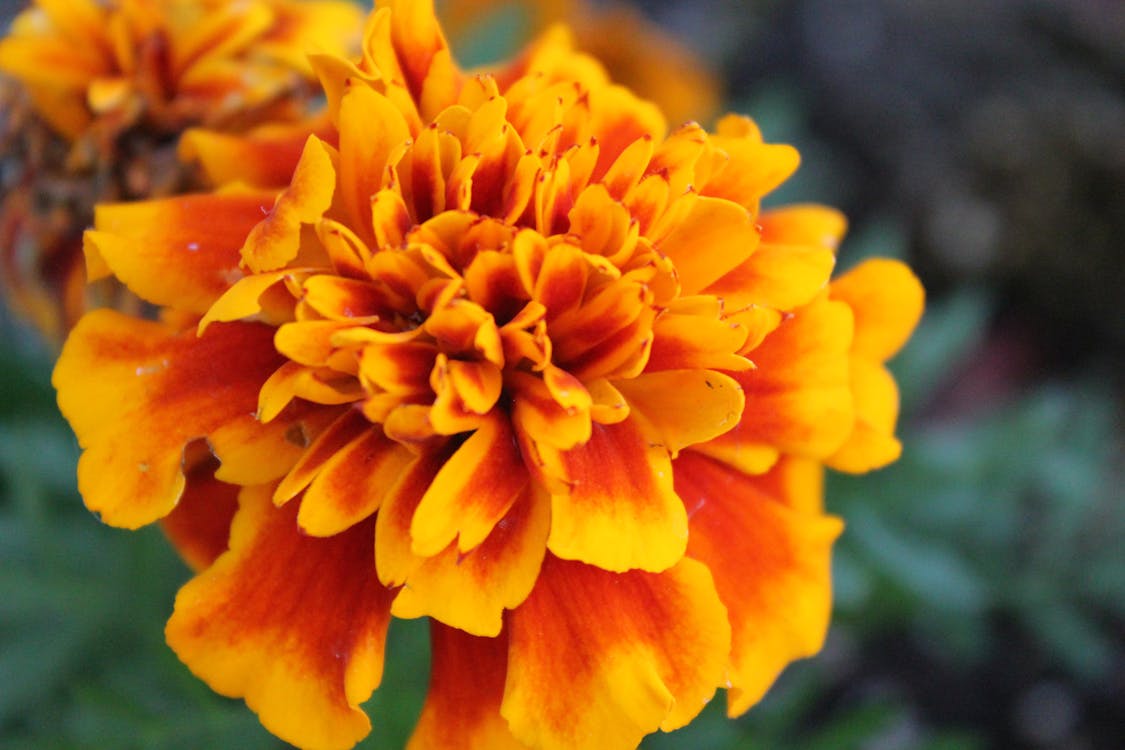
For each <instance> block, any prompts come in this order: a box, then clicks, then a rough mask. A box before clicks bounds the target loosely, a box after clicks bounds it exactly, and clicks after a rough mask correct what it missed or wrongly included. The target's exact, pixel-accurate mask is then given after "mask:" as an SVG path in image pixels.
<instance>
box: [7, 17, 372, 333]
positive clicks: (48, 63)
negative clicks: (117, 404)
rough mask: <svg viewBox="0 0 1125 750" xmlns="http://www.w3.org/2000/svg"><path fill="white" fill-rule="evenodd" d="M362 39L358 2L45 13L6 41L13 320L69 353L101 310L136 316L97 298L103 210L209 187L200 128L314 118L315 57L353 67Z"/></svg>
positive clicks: (109, 295)
mask: <svg viewBox="0 0 1125 750" xmlns="http://www.w3.org/2000/svg"><path fill="white" fill-rule="evenodd" d="M359 24H360V14H359V11H358V9H357V8H355V6H354V5H352V4H351V3H349V2H344V1H343V0H318V1H317V2H307V3H306V2H296V1H294V0H251V1H249V2H233V1H232V0H165V1H157V0H113V1H111V2H105V1H101V2H99V1H97V0H66V2H62V1H61V0H36V2H35V3H34V5H33V6H32V7H31V8H30V9H28V10H26V11H24V12H23V13H21V14H20V15H19V16H18V17H17V18H16V19H15V21H14V22H13V24H12V28H11V31H10V33H9V34H8V35H7V36H6V37H4V38H3V39H0V74H3V75H4V76H7V77H6V78H3V79H0V99H2V100H4V103H5V105H6V106H5V112H4V115H3V120H4V121H3V122H0V159H3V162H4V164H5V167H6V168H7V169H6V171H8V172H9V174H10V176H14V177H13V179H12V182H10V183H9V185H7V186H6V187H10V189H9V190H7V191H6V195H5V196H4V199H3V203H2V205H0V236H2V237H3V238H4V240H5V242H4V256H3V261H4V270H5V274H4V277H5V285H6V287H7V293H8V297H9V303H10V304H11V305H12V307H14V308H15V309H16V310H17V311H19V312H21V313H23V314H24V315H25V316H26V317H28V318H30V319H31V321H32V322H34V323H35V324H36V325H37V327H38V328H39V329H40V330H41V331H42V332H44V333H45V334H46V335H47V336H48V337H49V338H54V337H56V336H58V335H59V334H60V333H63V332H65V330H66V329H68V328H69V327H70V326H71V325H73V323H74V321H75V320H77V317H78V316H79V315H80V314H81V313H82V311H83V310H84V309H86V308H88V307H90V306H98V305H111V306H118V307H120V306H122V305H126V304H129V301H128V300H127V298H122V296H121V294H120V289H119V287H116V286H114V285H104V284H103V285H100V288H99V289H98V293H97V294H93V295H87V294H84V293H83V292H82V285H83V281H84V279H83V269H82V252H81V243H80V238H81V233H82V230H83V229H84V228H85V227H86V226H88V225H89V224H90V222H91V220H92V218H93V216H92V209H93V206H94V204H95V203H96V202H98V201H104V200H125V199H136V198H148V197H153V196H159V195H169V194H175V193H178V192H183V191H185V190H189V189H199V188H200V187H202V185H201V184H200V183H199V182H198V180H197V179H196V178H195V176H194V175H193V174H192V173H191V171H190V170H187V169H184V168H183V167H181V166H180V165H179V164H177V162H176V158H175V152H176V139H177V138H178V136H179V135H180V133H181V132H183V130H184V129H185V128H188V127H191V126H196V125H206V126H208V127H211V128H218V129H221V130H223V131H227V132H232V131H242V130H245V129H247V128H249V127H252V126H257V125H260V124H262V123H278V122H294V121H297V120H300V119H302V118H304V117H306V116H307V115H308V107H309V104H310V101H311V99H312V96H313V94H314V90H313V89H314V87H313V85H312V78H313V73H312V69H311V67H310V66H309V63H308V60H307V59H306V52H309V51H318V50H329V51H333V52H336V53H338V54H346V53H347V52H349V51H350V50H351V49H353V48H354V47H355V46H356V45H355V44H353V43H350V42H349V40H354V41H358V39H356V37H357V33H356V31H355V29H356V28H357V26H358V25H359ZM301 130H302V131H304V132H307V130H308V127H307V126H302V128H301ZM286 177H288V176H287V175H286Z"/></svg>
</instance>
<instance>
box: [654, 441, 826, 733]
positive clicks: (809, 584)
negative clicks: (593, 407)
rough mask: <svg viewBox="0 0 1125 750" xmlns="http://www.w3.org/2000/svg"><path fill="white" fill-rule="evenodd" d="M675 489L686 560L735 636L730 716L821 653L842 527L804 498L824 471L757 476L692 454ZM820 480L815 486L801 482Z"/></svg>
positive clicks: (808, 465)
mask: <svg viewBox="0 0 1125 750" xmlns="http://www.w3.org/2000/svg"><path fill="white" fill-rule="evenodd" d="M675 471H676V490H677V492H679V494H680V496H681V497H682V498H683V499H684V503H685V504H686V505H687V507H688V510H689V513H690V514H691V541H690V542H689V544H688V556H689V557H690V558H692V559H695V560H699V561H700V562H702V563H703V564H705V565H706V566H707V568H708V569H710V571H711V575H712V576H713V577H714V581H715V587H716V589H718V592H719V598H720V599H721V600H722V602H723V604H724V605H726V608H727V612H728V613H729V615H730V622H731V626H732V629H733V633H732V643H731V653H730V670H729V673H728V676H729V679H730V681H731V688H730V692H729V693H728V699H727V700H728V703H727V710H728V713H729V714H730V715H731V716H737V715H739V714H741V713H742V712H744V711H746V710H747V709H748V708H750V706H752V705H753V704H754V703H757V701H758V700H759V699H760V698H761V697H762V695H763V694H764V693H765V692H766V690H767V689H768V688H769V686H770V685H771V684H773V681H774V680H775V679H776V678H777V675H778V673H779V672H781V670H782V669H783V668H784V667H785V665H787V664H788V663H789V662H791V661H793V660H794V659H798V658H801V657H805V656H811V655H812V654H815V653H816V652H817V651H819V650H820V647H821V645H822V644H823V643H824V636H825V634H826V633H827V631H828V620H829V614H830V612H831V600H832V587H831V580H830V579H831V576H830V555H831V548H832V542H833V540H835V538H836V537H837V536H838V535H839V533H840V530H841V529H842V527H843V525H842V524H841V523H840V521H839V520H838V519H836V518H832V517H830V516H825V515H821V514H820V513H819V512H817V511H815V510H813V509H812V508H809V507H808V506H810V505H812V504H814V503H815V502H819V498H815V499H813V501H812V502H810V501H808V500H806V499H804V498H803V497H792V496H793V495H801V493H803V492H804V491H806V489H807V488H809V487H810V486H816V481H817V480H816V477H818V476H819V474H820V473H821V472H822V469H821V467H820V466H819V465H818V464H816V463H815V462H812V461H801V460H798V459H784V460H783V462H782V463H781V464H778V466H777V467H775V468H774V469H773V470H772V471H771V472H770V474H768V475H766V476H763V477H750V476H747V475H745V474H743V473H741V472H739V471H737V470H735V469H732V468H730V467H729V466H726V465H724V464H722V463H719V462H716V461H713V460H711V459H709V458H705V457H702V456H699V455H698V454H696V453H695V452H694V451H685V452H684V453H683V454H681V456H680V458H679V459H678V460H677V461H676V468H675ZM808 474H813V475H815V476H814V477H813V482H812V483H811V484H810V483H809V482H808V481H807V477H806V476H804V475H808Z"/></svg>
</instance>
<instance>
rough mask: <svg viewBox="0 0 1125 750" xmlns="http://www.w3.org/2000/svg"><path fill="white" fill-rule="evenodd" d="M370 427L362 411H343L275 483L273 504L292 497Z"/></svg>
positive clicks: (280, 503)
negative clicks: (279, 480) (282, 477)
mask: <svg viewBox="0 0 1125 750" xmlns="http://www.w3.org/2000/svg"><path fill="white" fill-rule="evenodd" d="M371 429H372V425H371V423H370V422H368V421H367V420H366V419H364V417H363V415H362V414H360V413H359V412H357V411H355V410H354V409H347V410H345V411H344V412H343V413H342V414H340V415H339V416H338V417H337V418H336V419H334V420H333V421H332V422H331V423H330V424H328V425H327V426H326V427H325V428H324V430H323V431H322V432H321V433H320V434H319V435H317V436H316V439H315V440H313V441H312V444H311V445H309V446H308V448H306V449H305V450H304V452H303V453H302V454H301V457H300V460H298V461H297V462H296V464H295V465H294V466H293V468H292V469H290V470H289V472H288V474H287V475H286V476H285V478H284V479H283V480H281V482H280V483H279V484H278V485H277V489H276V490H275V491H274V494H273V501H274V503H276V504H277V505H279V506H280V505H284V504H285V503H287V502H289V501H290V500H292V499H293V498H295V497H296V496H297V495H298V494H300V492H301V491H302V490H304V489H305V488H306V487H308V486H309V484H310V483H311V482H312V480H313V479H315V478H316V476H317V474H319V473H320V471H321V470H322V469H323V468H324V466H325V464H326V463H328V461H330V460H331V459H332V457H333V456H335V455H336V454H337V452H339V451H340V450H342V449H343V448H344V447H345V446H347V445H348V444H349V443H351V442H352V441H354V440H356V439H358V438H360V437H362V436H363V435H364V434H365V433H366V432H368V431H369V430H371Z"/></svg>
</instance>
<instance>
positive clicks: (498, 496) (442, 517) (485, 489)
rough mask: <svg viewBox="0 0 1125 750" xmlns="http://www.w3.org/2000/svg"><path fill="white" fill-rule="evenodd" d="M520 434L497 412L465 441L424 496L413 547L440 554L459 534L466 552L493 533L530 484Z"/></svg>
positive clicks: (412, 526)
mask: <svg viewBox="0 0 1125 750" xmlns="http://www.w3.org/2000/svg"><path fill="white" fill-rule="evenodd" d="M527 482H528V476H527V470H526V469H525V468H524V466H523V459H522V458H521V457H520V452H519V449H518V448H517V447H516V439H515V434H514V432H513V431H512V427H511V423H510V422H509V421H508V419H507V417H506V416H501V415H499V414H493V415H490V416H489V417H487V418H485V419H484V421H483V422H482V423H481V426H480V427H479V428H478V429H477V430H476V432H474V433H473V434H472V435H470V436H469V439H468V440H466V441H465V442H464V443H462V444H461V447H460V448H458V449H457V452H456V453H454V454H453V456H452V457H450V459H449V460H448V461H446V462H445V465H444V466H442V468H441V471H439V472H438V473H437V476H435V477H434V479H433V482H431V483H430V488H429V490H427V491H426V494H425V495H423V497H422V500H421V502H420V503H419V504H418V509H417V510H416V511H415V512H414V518H413V519H412V520H411V522H410V538H411V540H412V544H411V549H412V550H413V551H414V554H416V555H420V556H422V557H430V556H432V555H436V554H437V553H438V552H440V551H441V550H443V549H445V547H446V546H448V545H449V543H450V542H452V541H453V540H454V539H456V540H457V549H458V550H459V551H461V552H462V553H464V552H468V551H469V550H471V549H473V548H474V547H476V546H477V545H478V544H480V543H481V542H482V541H484V539H485V537H487V536H488V535H489V533H491V531H492V529H493V527H494V526H495V525H496V523H497V522H498V521H499V520H500V519H501V518H503V517H504V514H506V513H507V512H508V509H509V508H511V507H512V503H514V502H515V500H516V498H517V497H519V495H520V494H521V493H522V492H523V490H524V488H525V487H526V486H527Z"/></svg>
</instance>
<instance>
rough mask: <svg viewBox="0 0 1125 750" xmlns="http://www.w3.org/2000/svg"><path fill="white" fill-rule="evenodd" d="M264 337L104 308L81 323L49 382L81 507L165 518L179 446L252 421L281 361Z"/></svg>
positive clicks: (127, 517)
mask: <svg viewBox="0 0 1125 750" xmlns="http://www.w3.org/2000/svg"><path fill="white" fill-rule="evenodd" d="M272 332H273V330H272V329H271V328H268V327H266V326H261V325H256V324H247V323H217V324H215V325H213V326H212V327H211V328H209V329H208V330H207V333H206V334H205V335H204V336H202V337H197V336H196V335H195V332H194V331H187V332H181V333H176V332H174V331H172V330H170V329H168V328H167V327H165V326H163V325H160V324H158V323H150V322H147V321H142V320H137V319H135V318H130V317H128V316H125V315H121V314H120V313H117V312H113V311H110V310H97V311H95V312H93V313H90V314H89V315H87V316H86V317H85V318H83V320H82V321H81V322H79V324H78V326H77V327H76V328H75V329H74V331H73V332H72V333H71V335H70V338H69V339H68V340H67V343H66V345H65V346H64V347H63V351H62V354H61V355H60V357H59V361H58V364H56V366H55V372H54V375H53V377H52V383H53V384H54V386H55V388H56V389H57V390H58V400H59V408H60V409H61V411H62V413H63V416H65V417H66V418H67V420H68V421H69V422H70V425H71V427H72V428H73V429H74V432H75V434H76V435H77V436H78V442H79V444H80V445H81V446H82V447H83V448H84V449H85V451H84V452H83V454H82V457H81V459H80V460H79V462H78V488H79V490H80V491H81V493H82V497H83V498H84V499H85V501H86V505H87V507H88V508H90V510H92V511H94V512H95V513H99V514H100V515H101V517H102V520H104V521H105V522H106V523H108V524H111V525H114V526H124V527H127V528H137V527H138V526H143V525H145V524H147V523H151V522H152V521H155V520H156V519H158V518H161V517H162V516H165V515H167V514H168V513H169V512H170V511H171V510H172V508H173V507H175V505H176V501H177V500H178V499H179V497H180V494H181V493H182V492H183V489H184V473H183V466H182V463H183V453H184V446H185V445H187V443H189V442H190V441H192V440H194V439H197V438H203V437H207V436H208V435H210V434H212V433H213V432H215V431H217V430H219V429H220V428H224V427H226V428H227V429H237V428H238V426H239V425H244V426H246V427H247V428H250V427H253V426H255V425H257V420H256V419H255V418H254V412H255V410H256V408H257V401H258V389H259V388H261V386H262V383H264V382H265V380H266V378H268V377H269V376H270V374H271V373H272V372H273V371H274V370H275V369H277V367H278V366H279V365H281V363H282V362H283V361H284V360H282V359H281V357H280V356H279V355H278V354H277V352H276V351H275V350H274V348H273V341H272ZM91 373H96V375H91ZM232 426H233V427H232Z"/></svg>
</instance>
